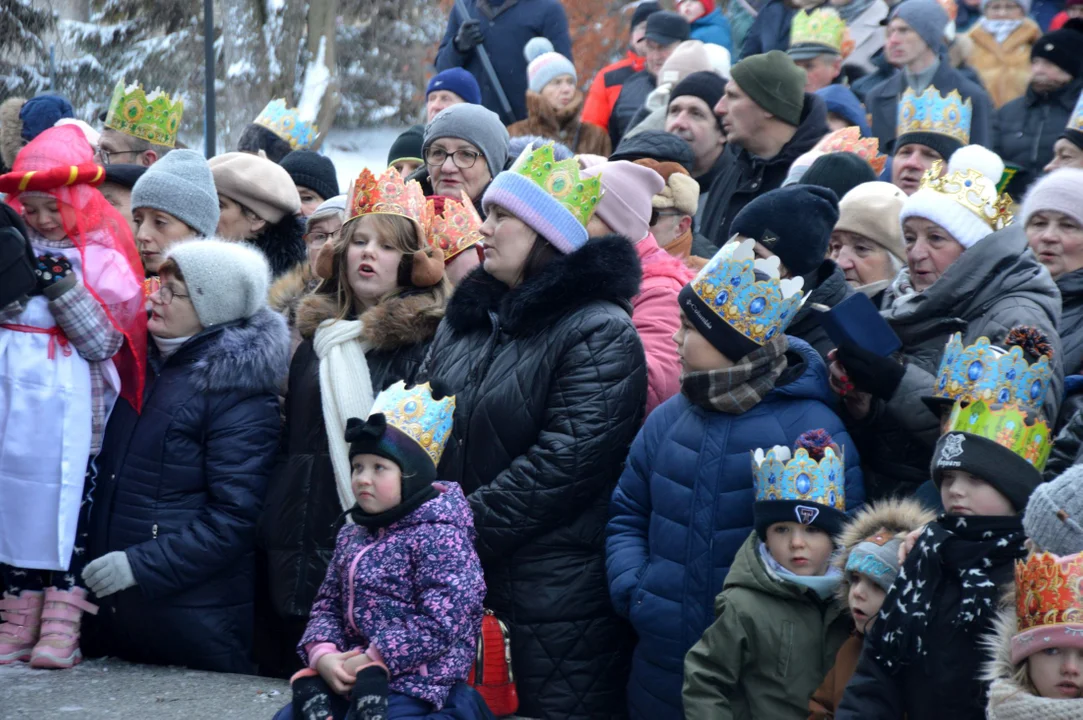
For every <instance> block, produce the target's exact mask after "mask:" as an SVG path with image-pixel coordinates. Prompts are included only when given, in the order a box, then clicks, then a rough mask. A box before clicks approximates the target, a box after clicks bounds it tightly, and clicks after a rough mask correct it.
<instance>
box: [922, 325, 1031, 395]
mask: <svg viewBox="0 0 1083 720" xmlns="http://www.w3.org/2000/svg"><path fill="white" fill-rule="evenodd" d="M1052 381H1053V367H1052V366H1051V365H1050V362H1049V357H1048V356H1047V355H1042V356H1041V357H1040V358H1038V360H1037V361H1036V362H1035V363H1033V364H1031V363H1030V362H1028V361H1027V358H1026V356H1025V355H1024V354H1023V349H1022V348H1020V347H1018V346H1015V347H1012V348H1011V349H1010V350H1008V351H1005V350H1003V349H1001V348H999V347H996V346H995V345H992V344H991V343H990V342H989V338H987V337H981V338H978V340H977V342H975V343H974V344H973V345H967V346H965V347H964V346H963V336H962V334H960V333H955V334H954V335H952V336H951V338H949V339H948V344H947V346H946V347H945V348H944V357H943V358H942V359H941V361H940V370H939V372H937V375H936V384H935V385H934V386H933V396H934V397H938V398H943V399H946V400H962V401H964V402H969V403H972V402H977V401H979V400H981V401H983V402H986V403H989V404H993V403H998V404H1002V405H1003V404H1011V405H1022V406H1025V407H1027V408H1030V409H1032V410H1035V411H1038V410H1041V408H1042V405H1043V404H1044V403H1045V398H1046V394H1047V393H1048V391H1049V384H1050V383H1051V382H1052Z"/></svg>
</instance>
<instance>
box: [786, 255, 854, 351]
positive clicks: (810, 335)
mask: <svg viewBox="0 0 1083 720" xmlns="http://www.w3.org/2000/svg"><path fill="white" fill-rule="evenodd" d="M814 283H815V284H814V285H813V286H812V290H807V291H806V292H807V293H808V299H807V300H806V301H805V304H804V306H803V307H802V308H801V310H800V311H798V313H797V317H795V318H794V319H793V322H792V323H790V326H789V327H788V328H786V334H787V335H792V336H794V337H798V338H801V339H802V340H804V341H805V342H807V343H808V344H809V345H811V346H812V347H813V349H814V350H816V352H818V353H820V357H822V358H823V359H824V362H826V361H827V353H829V352H831V351H832V350H834V349H835V343H834V341H832V340H831V338H829V337H828V336H827V331H826V330H824V326H823V325H821V324H820V317H821V315H822V314H823V313H822V312H821V311H818V310H815V309H813V307H812V306H813V305H823V306H824V307H829V308H833V307H835V306H836V305H838V304H839V303H840V302H842V301H843V300H845V299H846V298H847V297H848V296H850V295H853V294H854V290H853V288H851V287H850V283H848V282H846V273H844V272H843V271H842V268H840V267H839V266H838V265H836V264H835V261H834V260H824V261H823V263H822V264H821V265H820V267H819V269H818V270H817V271H816V279H815V281H814Z"/></svg>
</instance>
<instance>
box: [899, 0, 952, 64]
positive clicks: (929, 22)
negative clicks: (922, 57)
mask: <svg viewBox="0 0 1083 720" xmlns="http://www.w3.org/2000/svg"><path fill="white" fill-rule="evenodd" d="M895 18H899V19H900V20H903V21H904V22H906V24H907V25H909V26H910V27H912V28H913V29H914V32H916V33H917V34H918V35H919V36H921V39H922V40H924V41H925V44H926V45H928V46H929V48H930V49H931V50H932V51H933V52H935V53H939V52H940V48H941V46H942V45H943V44H944V29H945V28H946V27H947V26H948V20H949V19H950V18H948V14H947V13H946V12H944V8H942V7H940V3H938V2H937V1H936V0H904V2H902V3H900V4H898V5H896V6H895V10H894V11H893V12H892V13H891V17H890V19H891V20H894V19H895Z"/></svg>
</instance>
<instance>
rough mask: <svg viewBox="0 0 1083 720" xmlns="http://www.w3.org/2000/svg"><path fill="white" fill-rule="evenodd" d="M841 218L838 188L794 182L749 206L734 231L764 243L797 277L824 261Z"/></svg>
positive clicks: (772, 191) (738, 215)
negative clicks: (828, 245) (832, 233)
mask: <svg viewBox="0 0 1083 720" xmlns="http://www.w3.org/2000/svg"><path fill="white" fill-rule="evenodd" d="M838 221H839V198H838V196H837V195H835V193H834V191H832V190H829V189H827V188H825V187H820V186H819V185H790V186H788V187H784V188H779V189H777V190H771V191H770V192H766V193H764V194H763V195H760V196H759V197H758V198H756V199H755V200H753V201H752V202H750V203H749V204H748V205H745V206H744V208H742V209H741V211H740V212H739V213H737V216H736V217H735V218H733V223H732V224H731V225H730V232H731V233H733V234H737V235H743V236H744V237H747V238H752V239H753V240H755V241H756V242H758V243H760V244H761V245H763V246H764V247H765V248H767V249H768V250H770V251H771V252H772V253H773V254H775V255H777V256H778V259H779V260H781V261H782V264H783V265H785V266H786V269H788V270H789V271H790V274H791V275H792V276H794V277H797V276H800V275H807V274H809V273H810V272H812V271H813V270H815V269H816V268H818V267H820V265H821V264H822V263H823V261H824V257H825V256H826V255H827V244H828V242H829V241H830V239H831V231H832V230H833V229H834V227H835V223H837V222H838Z"/></svg>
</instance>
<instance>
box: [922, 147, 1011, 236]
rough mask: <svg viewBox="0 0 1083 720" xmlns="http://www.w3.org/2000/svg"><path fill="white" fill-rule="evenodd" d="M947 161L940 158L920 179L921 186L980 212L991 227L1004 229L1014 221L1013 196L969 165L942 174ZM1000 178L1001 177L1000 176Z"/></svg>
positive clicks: (983, 219)
mask: <svg viewBox="0 0 1083 720" xmlns="http://www.w3.org/2000/svg"><path fill="white" fill-rule="evenodd" d="M943 168H944V163H943V162H942V161H940V160H937V161H936V162H934V163H933V166H932V167H931V168H929V170H927V171H926V172H925V175H923V176H922V178H921V186H920V188H919V189H921V190H924V189H926V188H928V189H929V190H932V191H934V192H938V193H940V194H941V195H947V196H948V197H950V198H951V199H952V200H954V201H955V202H956V203H958V204H959V205H961V206H962V207H964V208H966V209H967V210H969V211H970V212H972V213H974V214H975V215H977V216H978V217H979V218H981V219H982V221H984V222H985V224H986V225H988V226H989V228H990V229H991V230H1003V229H1004V228H1006V227H1008V226H1009V225H1011V224H1012V220H1014V219H1015V218H1014V216H1013V215H1012V199H1011V197H1010V196H1009V195H1006V194H1004V193H1000V192H998V191H997V186H996V185H995V184H994V183H993V182H991V181H990V180H989V178H987V177H986V176H985V175H983V174H982V173H981V172H979V171H977V170H975V169H973V168H968V169H966V170H956V171H955V172H953V173H951V174H950V175H945V176H944V177H940V173H941V172H943ZM998 179H999V178H998Z"/></svg>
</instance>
